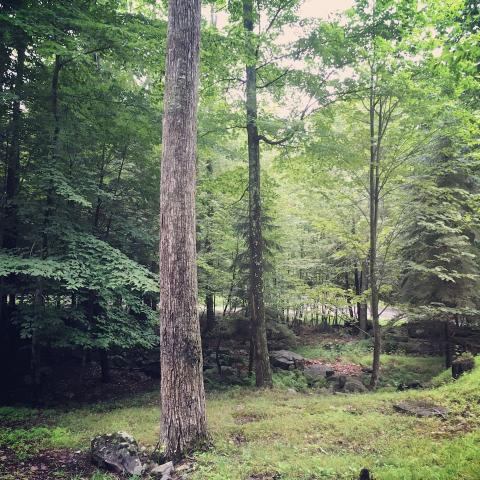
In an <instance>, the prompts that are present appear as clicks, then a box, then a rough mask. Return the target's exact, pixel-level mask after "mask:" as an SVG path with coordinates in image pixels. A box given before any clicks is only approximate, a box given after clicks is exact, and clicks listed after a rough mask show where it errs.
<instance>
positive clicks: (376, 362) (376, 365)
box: [369, 71, 382, 388]
mask: <svg viewBox="0 0 480 480" xmlns="http://www.w3.org/2000/svg"><path fill="white" fill-rule="evenodd" d="M374 82H375V78H374V74H373V71H372V76H371V84H370V168H369V190H370V199H369V200H370V202H369V203H370V209H369V214H370V255H369V267H370V292H371V310H372V312H371V313H372V324H373V339H374V340H373V364H372V376H371V378H370V387H371V388H376V386H377V384H378V379H379V375H380V352H381V348H382V344H381V332H380V321H379V312H378V303H379V296H378V280H377V233H378V204H379V202H378V200H379V190H378V188H379V161H380V155H379V149H380V145H379V142H378V141H376V137H375V118H376V111H375V105H376V98H375V83H374ZM379 123H380V124H381V121H380V120H379ZM380 134H381V131H380V129H379V132H378V135H380ZM379 138H380V137H379Z"/></svg>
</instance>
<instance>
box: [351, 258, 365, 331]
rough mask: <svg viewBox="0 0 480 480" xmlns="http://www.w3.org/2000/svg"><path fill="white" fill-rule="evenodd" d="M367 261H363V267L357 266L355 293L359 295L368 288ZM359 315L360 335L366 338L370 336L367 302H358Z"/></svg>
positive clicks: (355, 271)
mask: <svg viewBox="0 0 480 480" xmlns="http://www.w3.org/2000/svg"><path fill="white" fill-rule="evenodd" d="M367 270H368V268H367V262H366V261H365V262H364V263H363V266H362V269H361V270H359V268H358V266H357V265H356V266H355V270H354V277H355V293H356V294H357V295H362V294H363V293H364V292H365V290H367V289H368V284H367V277H368V274H367ZM357 316H358V327H359V332H360V335H361V336H363V337H364V338H367V337H368V319H367V317H368V307H367V304H366V303H365V302H363V301H362V302H357Z"/></svg>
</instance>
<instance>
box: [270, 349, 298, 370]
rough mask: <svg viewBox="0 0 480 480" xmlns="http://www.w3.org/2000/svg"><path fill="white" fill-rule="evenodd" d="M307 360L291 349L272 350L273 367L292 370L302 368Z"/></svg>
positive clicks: (271, 360) (271, 361)
mask: <svg viewBox="0 0 480 480" xmlns="http://www.w3.org/2000/svg"><path fill="white" fill-rule="evenodd" d="M304 362H305V359H304V358H303V357H302V356H301V355H299V354H298V353H295V352H291V351H290V350H276V351H273V352H270V363H271V364H272V366H273V367H277V368H281V369H282V370H292V369H294V368H300V367H301V366H302V365H303V364H304Z"/></svg>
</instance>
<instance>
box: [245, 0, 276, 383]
mask: <svg viewBox="0 0 480 480" xmlns="http://www.w3.org/2000/svg"><path fill="white" fill-rule="evenodd" d="M253 18H254V12H253V0H243V25H244V29H245V36H246V54H247V66H246V74H247V85H246V111H247V135H248V169H249V175H248V191H249V215H248V218H249V221H248V225H249V232H248V233H249V235H248V236H249V253H250V286H249V287H250V292H249V293H250V308H249V310H250V319H251V320H250V321H251V325H252V335H253V345H254V356H255V383H256V385H257V387H269V386H271V385H272V371H271V368H270V359H269V355H268V345H267V329H266V323H265V305H264V300H263V238H262V222H261V213H262V204H261V195H260V139H259V136H258V128H257V71H256V57H257V52H256V49H255V46H254V43H253V39H252V35H253V25H254V22H253Z"/></svg>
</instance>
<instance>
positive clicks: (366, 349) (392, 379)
mask: <svg viewBox="0 0 480 480" xmlns="http://www.w3.org/2000/svg"><path fill="white" fill-rule="evenodd" d="M372 349H373V346H372V342H371V340H361V341H359V342H342V341H338V342H332V341H331V342H326V343H321V344H319V345H316V346H303V347H300V348H298V349H296V352H297V353H299V354H300V355H303V356H304V357H305V358H309V359H313V358H315V359H322V360H324V361H325V362H334V361H335V360H337V359H341V361H342V362H347V363H356V364H360V365H362V366H370V365H371V363H372ZM442 370H443V359H442V358H440V357H412V356H407V355H400V354H390V355H386V354H384V355H382V362H381V378H380V387H394V388H396V387H397V386H398V385H400V384H402V383H403V384H406V383H410V382H413V381H418V382H420V383H427V382H428V381H430V380H431V379H432V378H433V377H435V376H437V375H438V374H439V373H440V372H442Z"/></svg>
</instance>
